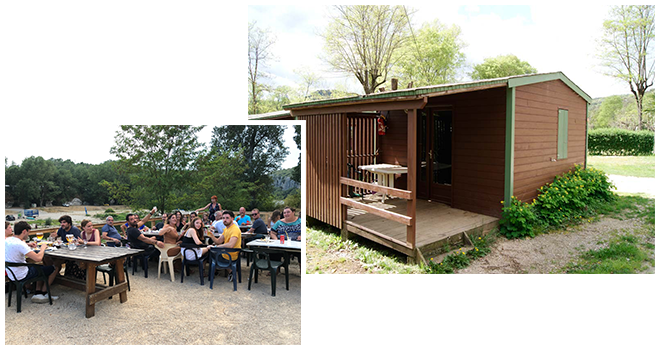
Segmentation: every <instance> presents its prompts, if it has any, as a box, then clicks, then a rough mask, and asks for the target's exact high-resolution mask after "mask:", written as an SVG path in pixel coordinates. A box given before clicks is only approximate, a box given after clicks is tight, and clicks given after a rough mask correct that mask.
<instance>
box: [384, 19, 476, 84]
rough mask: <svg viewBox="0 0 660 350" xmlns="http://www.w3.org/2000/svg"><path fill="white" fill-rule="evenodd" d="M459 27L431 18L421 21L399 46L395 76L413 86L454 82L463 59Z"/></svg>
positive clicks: (462, 44)
mask: <svg viewBox="0 0 660 350" xmlns="http://www.w3.org/2000/svg"><path fill="white" fill-rule="evenodd" d="M460 34H461V28H459V27H458V26H456V25H453V26H451V27H447V26H445V25H443V24H442V23H440V22H439V21H437V20H435V21H433V22H431V23H424V25H423V26H422V28H420V29H419V30H417V31H416V32H415V34H414V35H413V37H412V40H408V41H407V43H406V45H405V46H404V48H403V52H404V57H403V59H401V60H400V61H399V63H398V64H397V65H396V66H395V74H396V76H397V77H398V78H399V79H400V80H402V81H403V82H405V81H409V82H414V84H415V85H416V86H428V85H438V84H445V83H450V82H454V81H456V80H457V78H456V76H457V74H458V70H459V69H460V68H461V66H462V65H463V62H464V61H465V54H464V53H462V52H461V50H462V49H463V48H464V47H465V44H464V43H463V42H462V41H461V40H460V38H459V36H460Z"/></svg>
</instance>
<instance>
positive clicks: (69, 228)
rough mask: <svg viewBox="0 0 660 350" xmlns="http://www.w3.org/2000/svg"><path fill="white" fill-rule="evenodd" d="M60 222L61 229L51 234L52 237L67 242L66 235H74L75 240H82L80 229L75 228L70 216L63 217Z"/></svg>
mask: <svg viewBox="0 0 660 350" xmlns="http://www.w3.org/2000/svg"><path fill="white" fill-rule="evenodd" d="M58 221H59V222H60V228H59V229H58V230H57V231H55V232H53V233H51V234H50V236H51V237H59V238H61V239H62V242H66V235H70V234H71V235H73V237H74V238H75V239H79V238H80V229H78V228H77V227H75V226H73V221H72V220H71V217H70V216H69V215H62V216H61V217H60V219H59V220H58Z"/></svg>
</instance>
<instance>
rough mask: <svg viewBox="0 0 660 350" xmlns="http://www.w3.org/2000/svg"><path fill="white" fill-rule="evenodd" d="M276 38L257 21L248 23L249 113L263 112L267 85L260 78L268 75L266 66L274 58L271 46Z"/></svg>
mask: <svg viewBox="0 0 660 350" xmlns="http://www.w3.org/2000/svg"><path fill="white" fill-rule="evenodd" d="M274 43H275V39H274V38H273V37H272V36H271V34H270V33H269V32H268V31H266V30H262V29H260V28H258V27H257V25H256V22H250V23H248V93H249V105H248V113H250V114H259V113H263V111H262V110H261V109H260V104H261V95H262V93H263V92H264V91H265V90H267V86H266V85H264V84H263V83H262V82H260V80H262V79H263V78H265V77H267V75H266V73H265V72H264V68H266V67H267V64H268V62H269V61H270V60H272V59H273V55H272V53H271V46H272V45H273V44H274Z"/></svg>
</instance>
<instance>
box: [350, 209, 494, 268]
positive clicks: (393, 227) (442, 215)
mask: <svg viewBox="0 0 660 350" xmlns="http://www.w3.org/2000/svg"><path fill="white" fill-rule="evenodd" d="M376 199H380V197H378V198H376V197H373V198H365V199H363V200H361V202H362V203H364V204H369V205H372V206H374V207H378V208H382V209H386V210H389V211H392V212H395V213H399V214H403V215H405V214H406V201H405V200H402V199H398V198H395V199H388V200H386V201H385V203H381V202H380V201H379V200H376ZM416 218H417V232H416V242H417V248H418V249H419V250H420V252H421V254H422V255H423V256H424V257H425V259H428V258H431V257H434V256H438V255H439V254H441V253H442V249H443V248H445V247H446V246H447V245H454V244H459V245H463V244H464V243H465V240H464V236H465V234H472V233H478V234H484V233H488V232H489V231H490V230H491V229H493V228H495V227H497V225H498V221H499V219H498V218H495V217H492V216H486V215H481V214H476V213H472V212H468V211H465V210H460V209H455V208H451V207H450V206H448V205H446V204H442V203H437V202H428V201H425V200H418V201H417V210H416ZM346 219H347V222H350V223H355V224H358V225H360V226H363V227H366V228H369V229H370V230H373V231H376V232H379V233H381V234H383V235H386V236H389V237H392V238H394V239H396V240H399V241H403V242H405V241H406V226H405V225H403V224H398V223H396V222H393V221H391V220H387V219H384V218H381V217H379V216H376V215H373V214H369V213H367V212H365V211H363V210H359V209H355V208H348V214H347V218H346ZM349 231H351V232H352V233H356V234H358V235H362V236H365V237H366V238H369V239H372V240H375V241H376V242H378V243H381V244H383V245H385V246H388V247H390V248H393V249H395V250H399V251H401V252H402V253H409V252H407V251H406V250H405V249H401V248H399V247H397V246H396V245H391V244H388V242H387V241H386V240H385V241H383V240H379V239H373V238H375V237H370V235H369V234H368V233H366V234H365V232H363V231H361V230H359V229H356V228H355V227H351V226H350V224H349ZM409 255H410V254H409Z"/></svg>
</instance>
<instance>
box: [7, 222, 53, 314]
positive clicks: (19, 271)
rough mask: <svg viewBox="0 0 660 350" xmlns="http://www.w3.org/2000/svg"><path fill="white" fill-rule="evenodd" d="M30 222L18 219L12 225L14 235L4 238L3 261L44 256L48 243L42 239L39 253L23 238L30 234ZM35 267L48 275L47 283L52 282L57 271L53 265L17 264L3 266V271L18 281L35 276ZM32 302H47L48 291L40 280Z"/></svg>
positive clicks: (38, 259) (20, 261)
mask: <svg viewBox="0 0 660 350" xmlns="http://www.w3.org/2000/svg"><path fill="white" fill-rule="evenodd" d="M30 228H31V227H30V224H28V223H27V222H25V221H19V222H17V223H16V225H14V235H13V236H11V237H7V239H5V261H9V262H15V263H25V262H26V261H25V258H26V257H28V258H30V259H32V260H33V261H35V262H40V261H42V260H43V258H44V252H45V251H46V248H47V247H48V244H47V243H46V242H45V241H44V242H43V243H41V246H40V251H39V253H35V252H34V251H32V248H30V247H29V246H28V245H27V243H25V240H26V239H27V238H28V237H29V235H30ZM37 269H42V271H43V272H44V274H45V275H46V276H48V283H49V284H53V281H54V280H55V276H57V273H58V271H57V270H56V268H55V267H54V266H52V265H51V266H39V267H37V266H18V267H7V266H5V271H6V272H7V276H8V277H9V278H10V279H11V280H14V277H15V278H16V280H18V281H20V280H23V279H26V278H32V277H34V276H36V275H37V274H38V273H39V272H38V270H37ZM21 292H22V291H18V293H17V294H18V297H19V298H20V297H21ZM51 299H52V300H57V299H59V297H56V296H53V295H51ZM32 302H33V303H47V302H48V291H47V288H46V284H45V283H43V282H42V281H39V282H37V285H36V289H35V292H34V295H33V296H32Z"/></svg>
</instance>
